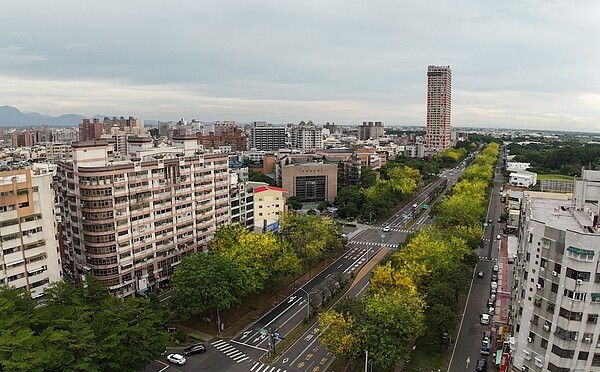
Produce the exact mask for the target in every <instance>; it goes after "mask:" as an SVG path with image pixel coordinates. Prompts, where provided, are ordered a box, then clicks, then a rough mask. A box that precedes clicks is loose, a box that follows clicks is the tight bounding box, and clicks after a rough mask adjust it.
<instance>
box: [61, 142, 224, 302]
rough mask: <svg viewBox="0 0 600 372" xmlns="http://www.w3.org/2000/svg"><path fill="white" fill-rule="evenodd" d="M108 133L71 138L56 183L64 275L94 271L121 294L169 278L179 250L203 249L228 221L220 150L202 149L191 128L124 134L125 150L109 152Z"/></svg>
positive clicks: (152, 286)
mask: <svg viewBox="0 0 600 372" xmlns="http://www.w3.org/2000/svg"><path fill="white" fill-rule="evenodd" d="M110 150H111V146H110V145H109V144H108V142H107V141H103V140H99V141H91V142H79V143H74V144H73V161H72V162H59V163H58V165H59V172H58V179H59V181H58V182H57V184H56V187H57V194H58V205H59V207H60V209H61V215H62V220H63V226H62V233H63V241H64V242H65V246H64V251H65V262H64V268H65V269H64V271H65V275H66V276H68V277H69V278H70V279H72V280H75V281H77V280H80V279H81V276H82V275H94V276H95V277H97V278H98V279H99V280H100V282H101V283H102V284H103V285H104V286H106V287H108V288H109V289H110V292H111V293H113V294H114V295H116V296H119V297H129V296H135V295H136V293H138V294H139V293H144V292H147V291H153V290H156V289H159V288H163V287H165V286H167V285H168V281H169V277H170V276H171V274H172V273H173V269H174V268H175V267H176V266H177V265H178V264H179V262H180V261H181V259H182V258H184V257H185V256H188V255H191V254H192V253H194V252H197V251H203V250H205V249H207V242H208V241H209V240H211V239H212V238H213V236H214V233H215V231H216V229H217V227H218V226H219V225H221V224H224V223H229V222H230V205H229V173H228V157H227V155H226V154H203V153H202V152H201V151H199V148H198V144H197V140H196V136H195V135H188V136H174V137H173V146H172V147H164V148H154V147H153V141H152V140H151V139H150V138H148V137H145V138H144V137H137V138H135V137H133V138H130V139H129V150H130V157H129V158H128V159H126V160H114V159H111V158H110V157H109V152H110Z"/></svg>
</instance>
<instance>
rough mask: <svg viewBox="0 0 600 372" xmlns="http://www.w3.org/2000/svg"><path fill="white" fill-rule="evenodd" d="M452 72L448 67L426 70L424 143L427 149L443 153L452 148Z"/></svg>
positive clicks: (432, 67)
mask: <svg viewBox="0 0 600 372" xmlns="http://www.w3.org/2000/svg"><path fill="white" fill-rule="evenodd" d="M451 96H452V71H451V70H450V66H433V65H430V66H429V67H428V68H427V131H426V134H425V143H426V146H427V147H428V148H429V149H435V150H437V151H443V150H445V149H448V148H450V147H451V146H452V141H451V139H450V133H451V131H452V127H451V126H450V113H451V101H452V100H451Z"/></svg>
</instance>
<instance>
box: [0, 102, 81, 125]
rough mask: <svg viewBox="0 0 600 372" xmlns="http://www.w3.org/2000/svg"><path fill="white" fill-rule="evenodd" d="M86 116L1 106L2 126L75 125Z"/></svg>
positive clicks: (0, 121)
mask: <svg viewBox="0 0 600 372" xmlns="http://www.w3.org/2000/svg"><path fill="white" fill-rule="evenodd" d="M84 118H86V116H83V115H77V114H65V115H60V116H57V117H54V116H48V115H42V114H38V113H37V112H32V113H30V114H24V113H22V112H21V111H19V110H18V109H16V108H14V107H12V106H0V127H4V128H6V127H28V126H31V125H44V124H45V125H48V126H52V127H58V126H75V125H78V124H80V123H81V121H82V120H83V119H84Z"/></svg>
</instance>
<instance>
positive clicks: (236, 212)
mask: <svg viewBox="0 0 600 372" xmlns="http://www.w3.org/2000/svg"><path fill="white" fill-rule="evenodd" d="M229 181H230V184H229V194H230V200H229V203H230V206H231V208H230V209H231V222H237V223H239V224H240V225H242V226H246V227H249V228H250V229H252V228H253V226H254V201H253V200H254V198H253V193H252V187H250V186H249V181H248V168H247V167H241V168H234V169H230V170H229Z"/></svg>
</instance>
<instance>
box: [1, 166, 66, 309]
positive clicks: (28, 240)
mask: <svg viewBox="0 0 600 372" xmlns="http://www.w3.org/2000/svg"><path fill="white" fill-rule="evenodd" d="M51 185H52V174H51V173H42V172H40V173H39V174H34V173H33V171H32V170H30V169H23V170H16V171H8V172H1V173H0V285H9V286H13V287H17V288H25V289H27V291H29V293H30V294H31V297H32V298H38V297H41V296H43V295H44V290H45V289H46V288H47V287H48V285H49V284H50V283H53V282H56V281H59V280H61V279H62V268H61V260H60V254H59V251H58V243H57V240H56V218H55V216H54V191H53V190H52V188H51Z"/></svg>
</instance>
